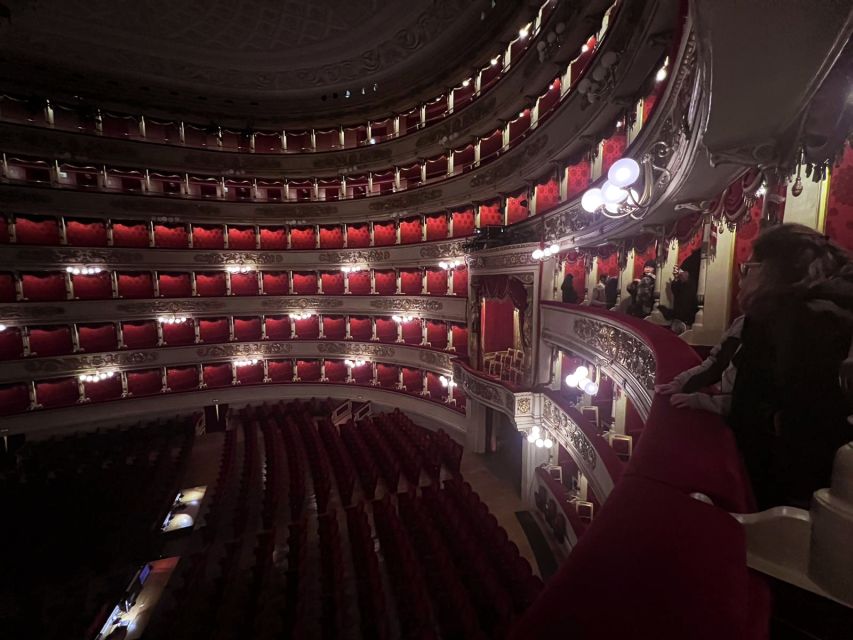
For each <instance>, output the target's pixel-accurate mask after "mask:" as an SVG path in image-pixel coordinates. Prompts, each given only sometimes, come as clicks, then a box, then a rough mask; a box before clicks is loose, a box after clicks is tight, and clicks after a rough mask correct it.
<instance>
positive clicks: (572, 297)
mask: <svg viewBox="0 0 853 640" xmlns="http://www.w3.org/2000/svg"><path fill="white" fill-rule="evenodd" d="M574 281H575V277H574V275H572V274H571V273H567V274H566V277H565V278H563V285H562V286H561V287H560V291H562V293H563V302H569V303H571V304H577V302H578V292H577V291H575V282H574Z"/></svg>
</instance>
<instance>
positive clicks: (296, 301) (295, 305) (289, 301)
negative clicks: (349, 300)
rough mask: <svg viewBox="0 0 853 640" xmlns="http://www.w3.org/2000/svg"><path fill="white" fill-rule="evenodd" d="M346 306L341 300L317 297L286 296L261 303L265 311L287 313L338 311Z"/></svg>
mask: <svg viewBox="0 0 853 640" xmlns="http://www.w3.org/2000/svg"><path fill="white" fill-rule="evenodd" d="M342 306H344V301H343V300H341V299H340V298H331V297H323V296H320V297H317V298H296V297H286V296H276V297H275V298H269V299H266V300H264V301H263V302H261V307H262V308H263V309H274V310H277V311H287V310H289V309H303V310H304V309H310V310H321V309H337V308H339V307H342Z"/></svg>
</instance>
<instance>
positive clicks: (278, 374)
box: [267, 360, 293, 382]
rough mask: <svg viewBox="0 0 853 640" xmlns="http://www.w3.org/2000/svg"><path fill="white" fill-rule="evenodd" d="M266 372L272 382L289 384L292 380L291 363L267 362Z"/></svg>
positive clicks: (289, 361) (287, 361)
mask: <svg viewBox="0 0 853 640" xmlns="http://www.w3.org/2000/svg"><path fill="white" fill-rule="evenodd" d="M267 372H268V373H269V377H270V379H271V380H272V381H273V382H291V381H292V380H293V361H292V360H269V361H268V362H267Z"/></svg>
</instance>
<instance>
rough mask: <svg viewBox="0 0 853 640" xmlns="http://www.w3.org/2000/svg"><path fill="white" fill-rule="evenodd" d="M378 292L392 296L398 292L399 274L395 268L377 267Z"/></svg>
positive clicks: (375, 275)
mask: <svg viewBox="0 0 853 640" xmlns="http://www.w3.org/2000/svg"><path fill="white" fill-rule="evenodd" d="M373 276H374V280H375V281H376V293H378V294H379V295H382V296H392V295H394V294H395V293H397V274H396V273H395V272H394V270H393V269H375V270H374V271H373Z"/></svg>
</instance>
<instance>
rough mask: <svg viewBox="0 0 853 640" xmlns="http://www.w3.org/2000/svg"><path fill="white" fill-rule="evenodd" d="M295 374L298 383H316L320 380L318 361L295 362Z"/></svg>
mask: <svg viewBox="0 0 853 640" xmlns="http://www.w3.org/2000/svg"><path fill="white" fill-rule="evenodd" d="M296 374H297V375H298V376H299V380H300V382H318V381H319V380H320V361H319V360H298V361H297V362H296Z"/></svg>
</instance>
